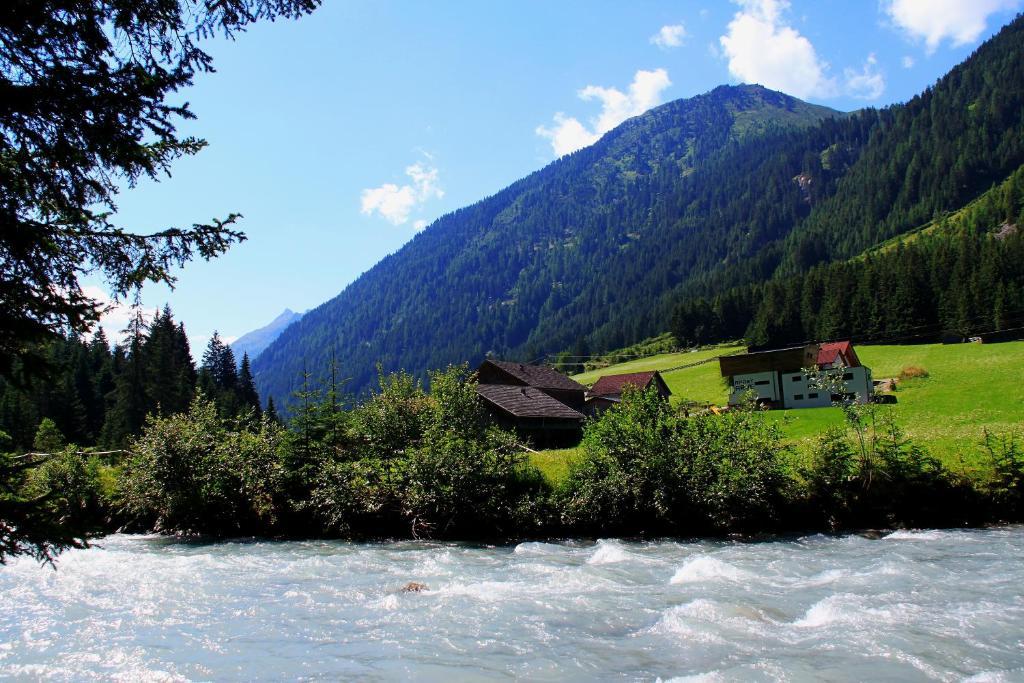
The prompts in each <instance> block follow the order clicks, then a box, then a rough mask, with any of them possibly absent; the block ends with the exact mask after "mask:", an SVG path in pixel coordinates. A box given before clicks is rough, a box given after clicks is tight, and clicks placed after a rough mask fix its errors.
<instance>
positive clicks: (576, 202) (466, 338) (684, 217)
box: [253, 18, 1024, 404]
mask: <svg viewBox="0 0 1024 683" xmlns="http://www.w3.org/2000/svg"><path fill="white" fill-rule="evenodd" d="M1022 110H1024V18H1018V19H1017V20H1015V21H1014V22H1012V23H1011V24H1009V25H1008V26H1006V27H1005V28H1004V29H1003V30H1002V31H1001V32H1000V33H999V34H998V35H996V36H995V37H993V38H992V39H991V40H989V41H988V42H986V43H985V44H984V45H982V46H980V47H979V48H978V49H977V50H976V51H975V52H974V54H972V55H971V57H970V58H968V59H967V60H966V61H965V62H963V63H962V64H961V65H959V66H957V67H956V68H954V69H953V70H951V71H950V73H949V74H947V75H946V76H944V77H943V78H942V79H940V80H939V81H938V82H937V83H936V84H935V85H934V86H933V87H931V88H928V89H927V90H925V91H924V92H922V93H921V94H920V95H918V96H916V97H914V98H912V99H911V100H910V101H908V102H907V103H905V104H898V105H893V106H891V107H886V108H885V109H881V110H875V109H864V110H860V111H857V112H853V113H850V114H848V115H841V114H840V113H838V112H834V111H831V110H828V109H823V108H820V107H814V106H812V105H809V104H807V103H805V102H801V101H799V100H797V99H795V98H792V97H789V96H787V95H784V94H782V93H777V92H772V91H769V90H766V89H764V88H762V87H759V86H750V85H741V86H722V87H720V88H716V89H715V90H713V91H711V92H709V93H705V94H703V95H699V96H697V97H693V98H689V99H686V100H678V101H676V102H670V103H667V104H665V105H662V106H660V107H656V108H655V109H652V110H650V111H648V112H646V113H644V114H642V115H640V116H637V117H635V118H633V119H630V120H629V121H626V122H625V123H623V124H622V125H621V126H619V127H618V128H616V129H614V130H612V131H610V132H609V133H608V134H607V135H605V136H604V137H603V138H602V139H601V140H599V141H598V142H597V143H595V144H594V145H592V146H590V147H587V148H584V149H581V150H579V151H578V152H575V153H573V154H571V155H567V156H566V157H563V158H562V159H559V160H558V161H556V162H554V163H552V164H550V165H549V166H547V167H546V168H544V169H541V170H539V171H537V172H536V173H534V174H532V175H530V176H528V177H526V178H524V179H522V180H520V181H518V182H516V183H514V184H512V185H510V186H509V187H508V188H506V189H504V190H502V191H500V192H498V193H497V194H495V195H494V196H492V197H489V198H487V199H485V200H483V201H480V202H478V203H476V204H474V205H472V206H469V207H466V208H464V209H460V210H458V211H456V212H454V213H452V214H449V215H446V216H443V217H441V218H440V219H438V220H437V221H436V222H435V223H434V224H433V225H431V226H429V227H428V228H427V229H426V230H424V231H423V232H421V233H419V234H418V235H417V236H416V237H415V238H414V239H413V240H411V241H410V242H409V243H408V244H406V245H405V246H404V247H403V248H402V249H400V250H399V251H397V252H396V253H394V254H392V255H391V256H388V257H387V258H385V259H383V260H382V261H381V262H380V263H378V264H377V265H376V266H374V267H373V268H371V269H370V270H369V271H367V272H366V273H364V274H363V275H362V276H361V277H360V278H358V279H357V280H356V281H355V282H353V283H352V284H351V285H350V286H348V287H347V288H346V289H345V290H344V291H343V292H341V293H340V294H339V295H338V296H337V297H335V298H334V299H332V300H331V301H329V302H326V303H325V304H323V305H321V306H320V307H318V308H316V309H314V310H313V311H310V312H309V313H308V314H307V315H306V316H304V317H303V319H302V320H300V321H299V322H297V323H296V324H294V325H292V326H291V327H289V328H288V330H286V331H285V332H284V333H283V334H282V335H281V336H280V337H279V338H278V339H277V340H276V341H275V342H274V343H273V344H271V345H270V346H269V347H268V348H267V349H266V350H265V351H264V352H263V353H262V354H260V356H259V358H257V359H255V361H254V362H253V371H254V373H255V375H256V380H257V383H258V386H259V388H260V390H261V393H262V394H263V395H264V396H267V395H269V396H273V397H274V398H275V400H276V401H278V403H279V404H281V402H282V401H283V400H286V399H287V398H288V396H289V394H290V393H291V392H292V391H294V390H295V389H296V388H297V385H298V383H299V382H300V381H301V376H302V374H303V370H304V368H305V369H308V370H309V371H310V372H311V373H312V374H313V376H314V379H315V378H319V377H321V376H322V375H323V374H324V373H325V372H326V368H327V366H328V364H329V361H330V359H331V358H335V359H337V361H338V368H337V370H338V373H340V375H341V376H344V377H345V378H347V379H348V380H349V382H348V384H347V385H346V387H347V388H348V389H350V390H352V391H353V392H355V393H357V394H360V393H365V391H366V390H367V389H368V388H369V387H370V386H372V385H373V383H374V381H375V380H376V376H377V372H376V368H377V366H378V364H379V365H380V366H381V367H382V368H383V369H384V370H385V371H392V370H397V369H405V370H407V371H410V372H412V373H414V374H416V375H420V376H422V375H423V374H424V373H425V372H426V371H427V370H428V369H430V368H437V367H444V366H445V365H447V364H449V363H460V362H469V363H470V364H471V365H473V364H475V363H477V362H479V361H480V360H481V359H482V358H484V357H485V356H486V355H487V354H488V353H493V354H494V355H496V356H499V357H503V358H509V359H520V360H528V359H533V358H537V357H540V356H543V355H545V354H548V353H558V352H560V351H564V350H567V349H572V350H573V351H572V352H573V353H574V354H576V355H587V354H588V353H591V352H593V351H603V350H608V349H614V348H622V347H625V346H628V345H630V344H632V343H635V342H637V341H639V340H642V339H645V338H647V337H650V336H652V335H655V334H658V333H659V332H663V331H664V330H665V326H666V321H667V320H669V319H671V318H672V317H673V316H672V311H673V309H674V308H675V307H676V306H677V305H678V304H679V303H680V302H683V303H685V302H687V301H692V300H695V299H698V298H700V297H708V296H716V295H717V294H719V293H721V292H727V291H729V290H731V289H734V288H741V287H744V286H748V285H751V284H754V285H757V284H760V283H764V282H765V281H767V280H770V279H771V278H772V277H773V276H779V277H782V276H796V275H799V274H801V273H804V272H807V271H808V270H809V269H812V268H813V267H815V266H818V265H821V264H825V263H829V262H833V261H844V260H846V259H849V258H852V257H854V256H856V255H858V254H861V253H863V252H864V251H865V250H867V249H870V248H872V247H874V246H876V245H878V244H880V243H882V242H884V241H885V240H888V239H890V238H892V237H894V236H896V235H899V234H902V233H905V232H908V231H911V230H914V229H916V228H918V227H920V226H922V225H924V224H926V223H927V222H928V221H930V220H932V219H934V218H936V217H937V216H941V215H943V214H944V213H948V212H954V211H957V210H958V209H960V208H962V207H964V206H965V205H967V204H968V203H969V202H971V201H972V200H974V199H976V198H977V197H979V196H980V195H981V194H983V193H985V192H986V191H988V190H989V189H990V188H991V187H992V186H993V185H994V184H996V183H1000V182H1002V181H1003V180H1005V179H1006V178H1007V177H1008V176H1009V175H1010V174H1011V173H1013V172H1014V171H1015V170H1016V169H1018V168H1020V166H1021V165H1022V164H1024V118H1022V117H1021V116H1020V112H1021V111H1022ZM777 289H779V288H777ZM974 289H977V290H978V291H982V290H983V289H984V288H981V287H977V288H974ZM779 291H780V292H782V290H781V289H779ZM814 291H816V290H814ZM866 291H868V292H870V291H873V290H870V289H869V290H866ZM985 291H988V290H985ZM968 293H969V294H971V295H972V296H973V289H972V292H968ZM954 294H956V293H955V292H954ZM1012 295H1013V292H1010V291H1009V290H1008V291H1007V292H1004V293H1002V294H1001V295H1000V294H999V293H998V292H995V293H993V294H992V296H991V297H990V298H992V299H993V301H991V302H988V303H990V304H991V306H989V307H986V308H985V309H983V312H985V313H986V315H988V313H987V312H988V311H989V310H991V311H992V312H993V315H990V316H989V317H993V316H995V317H999V318H1000V320H1001V319H1002V317H1005V316H1004V311H1005V309H1006V305H1005V302H1007V301H1012V300H1013V296H1012ZM965 297H966V294H965ZM965 297H960V298H964V301H963V302H961V301H959V300H957V299H956V298H955V297H953V298H951V300H950V301H949V304H948V307H953V308H952V309H951V310H957V311H958V310H961V309H962V310H965V311H966V310H970V304H971V301H970V300H968V298H965ZM779 303H780V304H781V305H782V306H781V307H782V308H786V306H788V304H787V302H786V300H785V298H784V297H781V298H780V302H779ZM790 303H792V304H793V305H791V306H788V307H789V308H791V309H798V308H800V306H797V305H796V304H797V303H799V302H798V301H793V302H790ZM961 303H962V305H961ZM813 304H814V302H813V301H808V302H807V305H806V306H803V307H804V308H806V309H807V310H809V311H812V310H816V309H815V307H814V305H813ZM763 308H764V310H765V316H766V317H767V316H769V314H771V313H772V312H773V311H772V308H771V307H763ZM893 310H895V308H894V307H893ZM869 312H870V311H869ZM728 313H729V314H728V315H726V316H725V317H726V318H727V319H729V320H734V321H740V322H741V323H742V325H743V327H744V328H745V327H746V325H747V322H749V320H750V317H749V316H747V315H733V314H732V312H728ZM872 314H873V312H872ZM819 317H820V316H819ZM875 317H876V318H878V322H879V325H880V329H881V328H885V329H884V330H883V331H888V329H889V328H890V327H892V325H891V324H890V323H891V322H892V321H890V320H888V319H887V318H885V317H884V316H882V317H878V316H875ZM946 317H949V316H946ZM957 317H959V318H963V317H964V316H957ZM790 319H793V316H787V317H786V318H784V320H790ZM770 320H772V321H774V320H775V316H772V317H771V318H770ZM823 320H824V322H821V323H818V322H816V321H811V322H813V323H814V325H815V326H816V327H821V328H825V327H835V326H836V325H838V324H840V323H842V322H843V321H844V320H845V319H844V318H842V317H840V316H837V315H832V314H830V315H829V316H828V317H826V318H824V319H823ZM804 322H806V321H804ZM854 322H859V321H854ZM968 322H970V321H968ZM808 324H811V323H808ZM851 324H852V323H851ZM903 324H904V326H906V327H911V328H913V327H915V326H916V323H915V321H913V320H906V321H905V322H904V323H903ZM997 327H998V326H997ZM779 331H780V332H786V330H785V329H781V330H779ZM764 332H765V335H770V334H774V333H775V332H776V331H775V330H774V329H766V330H765V331H764ZM854 332H858V333H859V330H854ZM854 332H848V333H846V334H854ZM743 334H744V330H740V331H739V332H738V333H736V334H726V335H725V336H724V338H736V337H739V336H742V335H743ZM842 334H843V333H835V334H831V333H830V334H813V335H806V336H801V337H800V338H819V337H820V338H836V337H839V336H842ZM720 338H722V337H720ZM872 338H874V339H883V338H884V339H893V338H894V337H893V336H892V335H889V336H887V337H879V336H873V337H872ZM710 340H711V339H710V337H708V336H703V337H702V338H701V339H700V340H699V341H701V342H704V341H710Z"/></svg>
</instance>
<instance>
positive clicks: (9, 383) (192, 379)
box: [0, 307, 277, 451]
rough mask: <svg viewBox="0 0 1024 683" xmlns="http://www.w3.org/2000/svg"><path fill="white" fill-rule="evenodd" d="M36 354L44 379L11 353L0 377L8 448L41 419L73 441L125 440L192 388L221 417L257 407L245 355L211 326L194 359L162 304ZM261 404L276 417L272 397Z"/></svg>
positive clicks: (23, 442) (107, 443)
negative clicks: (7, 372)
mask: <svg viewBox="0 0 1024 683" xmlns="http://www.w3.org/2000/svg"><path fill="white" fill-rule="evenodd" d="M35 356H36V357H38V358H41V359H42V360H43V361H44V362H45V364H46V367H47V368H48V376H47V377H46V378H45V379H43V378H41V377H38V376H25V375H24V374H23V373H22V372H21V370H22V368H21V365H20V362H19V361H18V360H15V361H14V363H13V366H12V370H13V373H12V376H11V377H10V378H3V377H0V434H4V435H6V439H7V444H6V447H5V448H6V449H7V450H17V451H27V450H30V449H32V448H34V441H35V438H36V433H37V431H38V430H39V427H40V425H41V424H42V423H43V421H44V420H49V421H50V422H52V423H53V425H54V426H55V427H56V428H57V430H59V432H60V433H61V434H62V435H64V437H65V438H66V439H67V441H69V442H71V443H75V444H78V445H79V446H83V447H87V446H98V447H101V448H105V449H119V448H124V447H125V446H126V445H127V444H128V442H129V441H130V440H131V439H133V438H135V437H137V436H138V435H139V434H140V433H141V431H142V428H143V426H144V425H145V424H146V419H147V418H148V417H149V416H168V415H175V414H179V413H182V412H186V411H187V410H188V409H189V406H190V405H191V404H192V401H193V399H194V398H195V396H196V393H197V391H202V392H203V394H204V395H205V396H206V397H208V398H209V399H210V400H212V401H213V402H214V403H215V405H216V406H217V409H218V412H219V414H220V415H221V416H222V417H224V418H240V417H243V416H246V415H249V414H251V415H252V416H254V417H256V418H258V417H259V416H260V415H261V413H262V406H261V404H260V397H259V395H258V394H257V392H256V385H255V382H254V381H253V376H252V371H251V369H250V365H249V358H248V356H247V355H246V356H243V358H242V361H241V364H240V365H239V364H238V363H237V361H236V359H235V356H234V353H233V351H232V350H231V347H230V346H228V345H227V344H225V343H224V342H223V341H222V340H221V339H220V337H219V336H218V335H217V333H214V335H213V337H212V338H211V339H210V342H209V344H208V345H207V347H206V350H205V352H204V353H203V357H202V359H201V362H200V364H199V366H198V367H196V364H195V362H194V361H193V358H192V354H191V350H190V348H189V341H188V336H187V335H186V333H185V328H184V325H183V324H181V323H179V322H176V321H175V320H174V316H173V313H172V312H171V309H170V308H169V307H164V308H163V309H162V310H159V311H156V312H155V313H154V315H153V317H152V319H151V320H150V321H149V322H147V321H146V319H145V317H144V316H143V315H142V314H141V312H137V313H136V315H135V316H134V317H133V318H132V320H131V321H130V323H129V325H128V327H127V329H126V330H125V338H124V340H123V341H120V342H118V343H116V344H113V345H111V344H110V342H109V340H108V339H107V336H106V334H105V333H104V331H103V329H102V328H98V329H97V331H96V333H95V334H93V335H92V336H91V337H90V338H88V339H86V338H84V337H82V336H79V335H67V336H64V335H57V336H55V337H53V338H52V339H51V340H50V341H48V342H45V343H43V344H41V345H40V349H39V350H38V351H37V352H36V353H35ZM267 408H268V410H269V411H270V413H271V416H272V417H273V418H274V419H277V413H276V410H275V409H274V406H273V404H272V403H271V404H269V405H268V406H267ZM0 447H2V446H0Z"/></svg>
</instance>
